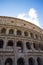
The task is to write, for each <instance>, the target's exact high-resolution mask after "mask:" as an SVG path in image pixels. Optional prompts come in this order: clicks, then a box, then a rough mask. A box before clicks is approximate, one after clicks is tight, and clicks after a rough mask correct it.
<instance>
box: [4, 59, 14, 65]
mask: <svg viewBox="0 0 43 65" xmlns="http://www.w3.org/2000/svg"><path fill="white" fill-rule="evenodd" d="M5 65H13V61H12V59H11V58H8V59H7V60H6V61H5Z"/></svg>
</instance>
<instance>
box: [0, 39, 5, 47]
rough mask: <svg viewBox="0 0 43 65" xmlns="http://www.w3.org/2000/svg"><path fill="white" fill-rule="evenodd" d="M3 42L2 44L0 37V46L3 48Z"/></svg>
mask: <svg viewBox="0 0 43 65" xmlns="http://www.w3.org/2000/svg"><path fill="white" fill-rule="evenodd" d="M3 44H4V42H3V40H2V39H0V48H3Z"/></svg>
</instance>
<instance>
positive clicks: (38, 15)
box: [0, 0, 43, 29]
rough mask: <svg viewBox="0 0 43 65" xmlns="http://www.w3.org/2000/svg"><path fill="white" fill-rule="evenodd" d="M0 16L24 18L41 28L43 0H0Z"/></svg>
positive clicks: (42, 23) (42, 25) (42, 22)
mask: <svg viewBox="0 0 43 65" xmlns="http://www.w3.org/2000/svg"><path fill="white" fill-rule="evenodd" d="M0 16H10V17H17V18H20V19H24V20H27V21H29V22H31V23H33V24H35V25H37V26H39V27H41V28H42V29H43V0H0Z"/></svg>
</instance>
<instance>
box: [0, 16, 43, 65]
mask: <svg viewBox="0 0 43 65" xmlns="http://www.w3.org/2000/svg"><path fill="white" fill-rule="evenodd" d="M0 65H43V30H42V29H41V28H39V27H38V26H36V25H34V24H32V23H30V22H28V21H24V20H21V19H17V18H13V17H5V16H0Z"/></svg>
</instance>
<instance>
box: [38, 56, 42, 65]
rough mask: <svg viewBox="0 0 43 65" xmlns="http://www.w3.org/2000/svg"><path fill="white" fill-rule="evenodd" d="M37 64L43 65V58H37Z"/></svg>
mask: <svg viewBox="0 0 43 65" xmlns="http://www.w3.org/2000/svg"><path fill="white" fill-rule="evenodd" d="M37 63H38V65H42V60H41V58H39V57H38V58H37Z"/></svg>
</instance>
